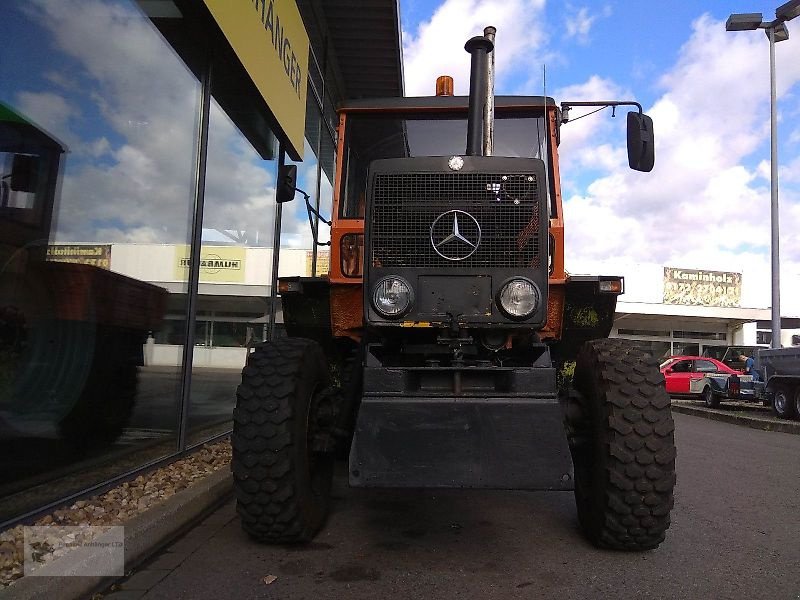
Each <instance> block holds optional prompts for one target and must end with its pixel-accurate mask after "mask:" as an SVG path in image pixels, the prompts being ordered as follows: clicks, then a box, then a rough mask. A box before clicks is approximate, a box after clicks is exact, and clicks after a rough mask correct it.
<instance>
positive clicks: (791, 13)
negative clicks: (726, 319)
mask: <svg viewBox="0 0 800 600" xmlns="http://www.w3.org/2000/svg"><path fill="white" fill-rule="evenodd" d="M798 15H800V0H790V2H787V3H786V4H782V5H781V6H779V7H778V8H777V9H776V10H775V20H774V21H769V22H765V21H763V18H762V16H761V13H736V14H732V15H730V16H729V17H728V20H727V21H726V22H725V29H726V31H748V30H752V29H764V30H765V31H764V33H766V34H767V38H768V39H769V81H770V156H769V160H770V197H771V202H770V215H771V222H772V238H771V252H770V254H771V258H772V343H771V344H770V346H771V347H772V348H780V347H781V286H780V260H779V256H780V250H779V246H780V237H779V235H778V115H777V107H776V105H777V102H776V93H775V42H782V41H783V40H787V39H789V30H788V29H786V25H785V22H786V21H791V20H792V19H794V18H795V17H797V16H798Z"/></svg>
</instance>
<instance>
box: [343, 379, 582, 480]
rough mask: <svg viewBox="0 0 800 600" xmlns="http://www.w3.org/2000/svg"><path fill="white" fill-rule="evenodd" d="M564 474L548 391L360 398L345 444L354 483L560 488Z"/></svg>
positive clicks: (567, 460) (557, 417)
mask: <svg viewBox="0 0 800 600" xmlns="http://www.w3.org/2000/svg"><path fill="white" fill-rule="evenodd" d="M572 475H573V471H572V459H571V457H570V453H569V448H568V446H567V441H566V436H565V433H564V427H563V417H562V410H561V407H560V405H559V403H558V400H557V399H556V398H554V397H553V398H525V397H518V396H515V397H472V398H471V397H464V396H451V397H442V396H436V397H409V396H403V397H397V396H394V397H387V396H369V395H367V396H365V397H364V398H363V399H362V401H361V406H360V408H359V412H358V419H357V423H356V430H355V436H354V438H353V444H352V446H351V449H350V485H352V486H354V487H434V488H495V489H527V490H568V489H572V488H573V478H572Z"/></svg>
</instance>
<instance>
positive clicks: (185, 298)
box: [0, 0, 340, 528]
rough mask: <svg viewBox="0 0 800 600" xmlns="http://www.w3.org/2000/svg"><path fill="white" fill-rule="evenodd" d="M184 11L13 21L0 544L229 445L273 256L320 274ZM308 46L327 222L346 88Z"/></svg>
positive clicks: (277, 140)
mask: <svg viewBox="0 0 800 600" xmlns="http://www.w3.org/2000/svg"><path fill="white" fill-rule="evenodd" d="M192 4H196V3H189V2H187V3H182V2H175V3H173V2H143V1H140V2H137V1H134V0H18V1H17V0H10V1H9V2H4V3H3V9H2V17H3V18H2V19H0V38H2V39H3V44H2V49H1V50H0V455H2V457H3V459H2V461H0V528H2V524H3V523H5V524H9V523H11V522H12V521H14V520H16V519H19V518H20V517H23V516H24V515H26V514H30V513H32V512H34V511H37V510H40V509H42V508H43V507H46V506H48V505H49V504H52V503H55V502H60V501H65V500H67V499H69V498H70V497H71V496H74V495H76V494H80V493H85V492H86V491H87V490H90V489H92V488H95V487H97V486H100V485H103V484H106V483H108V482H111V481H113V480H115V479H116V478H121V477H124V476H126V475H129V474H130V473H131V472H132V471H135V470H137V469H140V468H142V467H143V466H146V465H149V464H153V463H155V462H158V461H160V460H164V459H166V458H169V457H171V456H174V455H176V454H178V453H180V452H182V451H185V450H186V449H189V448H191V447H192V446H194V445H197V444H200V443H203V442H206V441H208V440H211V439H214V438H215V437H218V436H220V435H224V434H226V433H227V432H228V431H229V430H230V428H231V416H232V409H233V405H234V403H235V390H236V386H237V384H238V381H239V379H240V374H241V368H242V366H243V364H244V360H245V354H246V352H247V349H248V348H249V347H250V346H251V345H252V344H253V343H255V342H258V341H260V340H262V339H265V338H266V337H267V336H269V335H270V330H271V329H272V324H273V323H274V322H275V313H276V312H277V313H278V317H277V320H278V321H280V311H279V310H276V308H275V307H276V306H277V305H276V301H275V300H276V299H275V298H274V291H273V286H272V285H271V283H272V264H273V260H275V255H276V253H277V252H278V250H279V249H280V247H281V246H284V247H285V248H288V249H290V250H291V251H292V252H293V253H294V254H295V255H297V253H298V252H302V253H303V254H304V258H306V260H305V261H301V262H303V263H305V262H310V264H311V268H312V269H313V268H314V267H316V268H317V271H318V272H319V271H324V272H326V271H327V266H326V265H324V262H325V254H324V253H320V254H319V256H318V253H317V248H316V246H315V244H314V242H313V239H314V236H313V235H312V230H311V228H310V227H309V222H308V217H307V214H306V208H305V205H304V203H303V202H302V201H300V202H294V203H291V204H288V205H285V206H282V207H278V206H277V205H276V202H275V181H276V174H277V169H278V165H279V164H281V163H283V162H291V158H290V156H289V155H288V153H287V152H286V151H285V150H284V144H283V142H282V141H281V140H282V139H283V138H282V136H281V134H280V132H279V131H278V130H277V129H276V120H275V118H274V117H273V116H272V115H271V113H270V111H269V109H268V107H267V106H266V104H264V102H263V99H262V98H261V97H260V96H258V94H257V93H255V91H254V90H251V89H250V88H249V87H248V82H247V81H243V79H244V78H243V77H242V76H241V74H237V73H236V72H233V71H232V69H231V68H230V65H231V63H232V58H231V56H232V51H231V48H230V47H228V46H227V45H226V44H225V42H224V37H222V36H220V35H218V34H214V35H211V34H209V33H208V31H207V24H206V23H205V22H200V21H198V20H194V19H193V17H192V15H193V14H194V13H193V12H192V10H194V9H185V8H184V7H185V6H190V5H192ZM256 4H257V3H256ZM307 12H308V11H306V13H307ZM306 13H304V18H305V16H306ZM312 25H313V26H314V27H317V28H318V27H319V25H318V24H316V23H314V24H312ZM306 26H307V27H308V26H309V24H306ZM310 29H313V27H312V28H310ZM310 37H311V49H310V50H311V51H310V55H309V64H308V72H309V73H308V75H309V76H308V77H307V78H306V82H307V85H308V93H307V109H306V117H305V121H306V122H305V148H304V159H303V161H302V162H298V170H299V174H298V186H299V187H302V188H303V190H304V191H305V192H307V193H308V194H309V195H310V197H311V199H310V202H311V203H312V205H313V206H315V207H317V208H318V209H319V211H320V213H321V214H322V215H326V216H327V215H330V211H331V197H332V181H333V176H334V173H333V171H334V165H335V125H336V116H335V113H334V110H333V106H334V105H335V104H336V102H338V101H339V100H340V93H339V89H340V85H339V84H338V83H337V82H336V81H335V79H336V78H335V77H333V75H332V73H333V71H332V67H330V66H329V65H328V64H327V63H326V62H325V61H324V60H322V59H323V58H324V57H328V56H329V55H330V54H331V53H330V52H329V48H328V47H327V46H326V45H325V44H323V43H322V41H321V40H322V39H323V36H321V35H311V36H310ZM312 225H313V227H314V228H315V229H318V231H317V236H318V239H319V241H320V242H325V241H327V239H328V230H327V226H324V225H323V226H322V227H319V225H320V223H318V222H317V221H316V219H314V222H313V223H312ZM290 250H285V252H289V251H290ZM281 264H282V263H281ZM298 264H300V263H298ZM304 266H305V264H304ZM288 268H289V270H290V271H291V267H288ZM283 271H284V267H283V266H281V272H282V273H283ZM294 274H301V275H302V274H307V273H305V272H296V273H294Z"/></svg>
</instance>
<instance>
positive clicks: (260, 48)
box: [203, 0, 308, 158]
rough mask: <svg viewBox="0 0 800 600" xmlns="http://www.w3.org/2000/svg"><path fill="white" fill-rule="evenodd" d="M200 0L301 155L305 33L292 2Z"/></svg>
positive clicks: (306, 54) (305, 60) (304, 87)
mask: <svg viewBox="0 0 800 600" xmlns="http://www.w3.org/2000/svg"><path fill="white" fill-rule="evenodd" d="M203 1H204V2H205V3H206V6H208V9H209V10H210V11H211V15H212V16H213V17H214V19H215V20H216V22H217V24H218V25H219V27H220V29H221V30H222V33H223V34H224V35H225V37H226V38H227V39H228V42H229V43H230V45H231V47H232V48H233V49H234V51H235V52H236V55H237V56H238V57H239V60H240V61H241V62H242V65H243V66H244V68H245V70H247V73H248V74H249V75H250V78H251V79H252V80H253V83H255V85H256V87H257V88H258V91H259V92H260V93H261V95H262V96H263V98H264V100H265V101H266V103H267V105H268V106H269V108H270V110H271V111H272V113H273V114H274V115H275V118H276V119H277V121H278V123H280V126H281V127H282V128H283V130H284V132H285V133H286V136H287V138H288V141H289V143H290V144H291V145H292V146H293V149H294V151H295V153H296V154H297V155H298V156H299V157H300V158H302V156H303V137H304V134H305V122H306V120H305V115H306V78H307V76H308V34H307V33H306V29H305V26H304V25H303V19H302V17H301V16H300V12H299V11H298V10H297V5H296V4H295V3H294V0H203Z"/></svg>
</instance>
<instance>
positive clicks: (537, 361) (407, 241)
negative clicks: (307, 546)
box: [232, 28, 675, 550]
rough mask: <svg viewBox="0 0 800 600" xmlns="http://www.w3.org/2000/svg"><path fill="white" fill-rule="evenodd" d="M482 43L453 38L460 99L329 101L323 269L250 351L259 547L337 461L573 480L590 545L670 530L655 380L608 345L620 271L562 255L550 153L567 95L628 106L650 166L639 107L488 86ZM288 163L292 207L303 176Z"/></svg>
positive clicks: (318, 493) (360, 468)
mask: <svg viewBox="0 0 800 600" xmlns="http://www.w3.org/2000/svg"><path fill="white" fill-rule="evenodd" d="M493 36H494V30H493V28H487V30H486V32H485V35H483V36H478V37H474V38H472V39H471V40H469V41H468V42H467V44H466V46H465V49H466V50H467V51H468V52H469V53H470V54H471V64H472V69H471V74H470V92H469V97H458V96H454V95H453V93H452V89H453V84H452V79H451V78H449V77H443V78H440V79H439V81H437V95H436V96H432V97H396V98H382V99H375V98H370V99H363V100H353V101H350V102H347V103H345V104H344V105H343V106H341V107H340V110H339V125H338V148H337V156H336V165H337V170H336V173H337V177H336V182H335V186H334V203H333V217H332V219H331V221H332V223H331V242H330V243H331V260H330V272H329V274H328V275H327V276H323V277H286V278H281V279H280V283H279V289H280V294H281V301H282V306H283V319H284V324H285V330H286V333H287V336H288V337H285V338H276V339H273V340H271V341H267V342H264V343H262V344H260V345H258V346H257V347H255V348H254V350H253V351H252V352H251V353H250V354H249V355H248V359H247V364H246V366H245V368H244V370H243V373H242V382H241V385H240V386H239V388H238V391H237V404H236V409H235V413H234V430H233V437H232V443H233V466H232V469H233V476H234V482H235V484H234V485H235V491H236V497H237V504H238V513H239V515H240V518H241V523H242V526H243V528H244V530H245V531H246V532H247V533H248V534H250V535H251V536H252V537H253V538H255V539H257V540H260V541H263V542H269V543H291V542H303V541H308V540H310V539H312V538H313V536H314V535H315V534H316V533H317V532H318V531H319V530H320V529H321V528H322V526H323V525H324V522H325V519H326V516H327V514H328V509H329V496H330V490H331V483H332V478H333V468H334V462H335V460H336V458H337V456H338V457H341V456H347V459H348V476H349V483H350V485H351V486H355V487H371V488H494V489H521V490H574V493H575V500H576V504H577V514H578V520H579V522H580V526H581V529H582V530H583V532H584V533H585V535H586V536H587V537H588V539H589V540H590V541H591V542H592V543H594V544H595V545H597V546H600V547H604V548H613V549H620V550H648V549H652V548H655V547H657V546H658V545H659V544H660V543H661V542H662V541H663V540H664V538H665V532H666V530H667V528H668V527H669V523H670V510H671V508H672V505H673V488H674V485H675V445H674V438H673V429H674V425H673V420H672V416H671V412H670V399H669V397H668V395H667V393H666V391H665V387H664V377H663V376H662V374H661V373H660V371H659V369H658V364H657V362H656V360H655V359H654V358H653V357H651V356H650V355H649V354H647V353H645V352H643V351H641V350H639V349H637V348H636V347H635V346H633V345H630V344H629V343H628V342H625V341H623V340H617V339H607V336H608V334H609V332H610V331H611V327H612V323H613V318H614V311H615V307H616V300H617V296H618V295H619V294H621V293H622V292H623V280H622V278H621V277H616V276H571V275H570V274H568V273H567V272H566V271H565V269H564V258H565V254H564V252H565V250H564V222H563V212H562V198H561V188H560V181H559V156H558V145H559V141H560V128H561V127H562V126H563V125H564V124H565V123H567V121H568V114H569V111H570V109H572V108H573V107H576V106H577V107H600V108H602V107H611V108H612V110H615V109H616V107H617V106H620V105H626V106H633V107H635V108H636V110H632V111H631V112H629V113H628V115H627V138H628V139H627V145H628V155H629V163H630V166H631V168H633V169H635V170H637V171H644V172H647V171H650V170H651V169H652V168H653V164H654V148H653V126H652V121H651V119H650V118H649V117H647V116H646V115H645V114H643V113H642V109H641V106H640V105H639V104H637V103H635V102H616V101H614V102H611V101H601V102H563V103H561V104H560V105H557V104H556V103H555V101H554V100H553V99H552V98H549V97H546V96H497V97H495V96H494V91H493V84H492V81H493V72H492V68H491V61H490V59H491V56H492V53H493V52H494V42H493ZM465 142H466V143H465ZM279 175H280V181H279V190H278V200H279V202H282V201H288V200H291V199H292V198H293V197H294V193H295V190H296V188H295V187H294V186H295V178H296V171H295V169H294V167H286V168H282V169H281V170H280V173H279ZM465 493H467V492H465ZM533 518H535V516H534V517H533ZM565 527H569V524H568V523H565Z"/></svg>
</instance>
